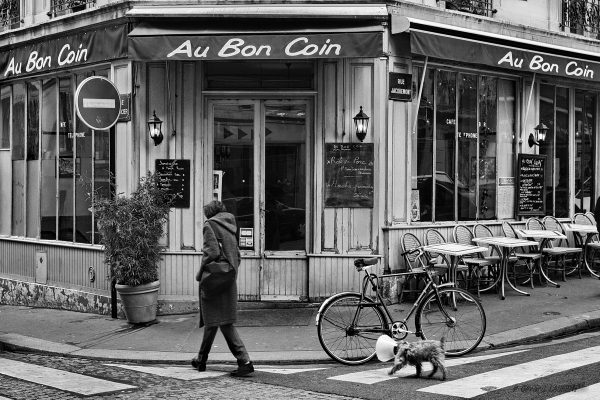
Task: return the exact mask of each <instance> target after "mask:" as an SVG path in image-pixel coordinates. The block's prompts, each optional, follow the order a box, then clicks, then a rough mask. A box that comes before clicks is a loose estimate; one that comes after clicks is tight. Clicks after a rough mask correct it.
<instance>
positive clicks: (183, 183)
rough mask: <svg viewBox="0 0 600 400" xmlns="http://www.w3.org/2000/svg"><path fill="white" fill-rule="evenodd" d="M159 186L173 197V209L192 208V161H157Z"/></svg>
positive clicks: (156, 170)
mask: <svg viewBox="0 0 600 400" xmlns="http://www.w3.org/2000/svg"><path fill="white" fill-rule="evenodd" d="M155 173H156V174H157V175H158V181H159V185H160V187H161V188H162V189H165V190H166V191H167V192H168V193H169V195H171V196H173V203H172V204H171V207H173V208H189V207H190V160H156V163H155Z"/></svg>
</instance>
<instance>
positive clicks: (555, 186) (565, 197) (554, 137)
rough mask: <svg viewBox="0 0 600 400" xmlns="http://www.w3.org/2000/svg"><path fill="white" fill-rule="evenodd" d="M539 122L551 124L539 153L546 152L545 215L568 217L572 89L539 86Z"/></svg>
mask: <svg viewBox="0 0 600 400" xmlns="http://www.w3.org/2000/svg"><path fill="white" fill-rule="evenodd" d="M540 122H543V123H544V124H546V125H547V126H548V128H549V129H548V134H547V135H546V140H545V141H543V142H541V143H540V146H539V147H540V150H539V152H540V154H543V155H546V214H547V215H554V216H555V217H559V218H560V217H568V216H569V89H568V88H564V87H557V86H552V85H546V84H542V85H540Z"/></svg>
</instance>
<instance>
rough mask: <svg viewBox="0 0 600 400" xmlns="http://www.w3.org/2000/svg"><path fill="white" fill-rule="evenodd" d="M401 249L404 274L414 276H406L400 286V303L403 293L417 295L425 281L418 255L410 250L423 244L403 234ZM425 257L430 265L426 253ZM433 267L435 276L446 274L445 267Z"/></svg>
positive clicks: (446, 269)
mask: <svg viewBox="0 0 600 400" xmlns="http://www.w3.org/2000/svg"><path fill="white" fill-rule="evenodd" d="M400 241H401V248H402V257H403V258H404V264H405V266H406V272H414V275H407V276H406V281H405V282H404V284H403V285H402V290H401V292H400V294H399V296H398V297H399V299H400V302H402V298H403V296H404V293H412V294H414V295H417V294H418V293H420V292H421V290H423V288H424V287H425V283H426V280H425V278H424V276H423V274H422V272H423V270H422V268H420V267H419V264H418V261H417V257H418V255H419V253H418V252H416V251H415V252H411V250H414V249H417V248H419V247H421V246H423V244H422V243H421V240H419V238H418V237H416V236H415V235H414V234H412V233H408V232H407V233H405V234H403V235H402V239H401V240H400ZM425 257H427V263H428V264H431V260H430V259H429V256H428V254H427V253H425ZM434 267H435V269H434V270H435V275H438V276H439V275H444V274H446V273H447V272H448V266H447V265H437V264H435V265H434Z"/></svg>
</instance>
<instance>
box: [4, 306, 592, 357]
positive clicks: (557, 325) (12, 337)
mask: <svg viewBox="0 0 600 400" xmlns="http://www.w3.org/2000/svg"><path fill="white" fill-rule="evenodd" d="M599 327H600V311H594V312H591V313H586V314H581V315H576V316H568V317H561V318H557V319H554V320H550V321H544V322H540V323H537V324H533V325H528V326H524V327H521V328H517V329H512V330H509V331H505V332H500V333H496V334H492V335H489V336H486V337H485V338H484V339H483V341H482V343H481V344H480V345H479V348H478V350H480V351H481V350H486V349H498V348H502V347H510V346H514V345H522V344H525V343H531V342H539V341H544V340H549V339H552V338H556V337H559V336H565V335H572V334H575V333H577V332H581V331H585V330H590V329H596V328H599ZM2 351H25V352H31V353H38V354H54V355H60V356H64V357H82V358H88V359H95V360H104V361H129V362H139V363H161V364H188V363H189V361H190V360H191V359H192V357H194V356H195V355H196V354H195V353H183V352H182V353H176V352H160V351H136V350H108V349H85V348H81V347H78V346H74V345H69V344H62V343H55V342H51V341H48V340H44V339H36V338H32V337H29V336H23V335H19V334H14V333H6V334H0V352H2ZM282 356H283V357H285V359H284V358H283V357H282ZM250 357H251V358H252V361H253V362H255V363H257V364H259V363H260V364H265V363H268V364H279V365H285V364H306V363H331V362H333V360H332V359H330V358H329V357H327V356H326V355H325V353H324V352H323V351H314V350H307V351H271V352H265V351H257V352H252V351H250ZM235 361H236V360H235V358H234V357H233V355H231V354H230V353H226V352H214V353H211V356H210V363H211V364H215V363H216V364H235Z"/></svg>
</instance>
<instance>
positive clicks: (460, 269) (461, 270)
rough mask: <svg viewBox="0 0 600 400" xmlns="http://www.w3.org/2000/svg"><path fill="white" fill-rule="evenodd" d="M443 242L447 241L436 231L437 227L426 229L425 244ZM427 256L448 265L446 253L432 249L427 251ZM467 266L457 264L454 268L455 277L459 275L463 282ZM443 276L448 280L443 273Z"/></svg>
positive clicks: (464, 281)
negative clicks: (439, 252)
mask: <svg viewBox="0 0 600 400" xmlns="http://www.w3.org/2000/svg"><path fill="white" fill-rule="evenodd" d="M443 243H447V241H446V238H445V237H444V235H442V234H441V233H440V231H438V230H437V229H433V228H430V229H427V230H426V231H425V244H426V245H430V244H443ZM428 253H429V257H430V258H431V259H432V260H438V262H439V261H442V262H443V264H444V265H447V266H448V265H450V260H448V257H446V255H444V254H438V253H435V252H432V251H429V252H428ZM466 275H467V267H465V266H464V265H459V266H457V269H456V276H457V279H458V277H460V279H461V280H462V281H463V283H466V282H467V276H466ZM444 278H446V280H447V281H449V280H450V279H449V276H448V275H445V276H444Z"/></svg>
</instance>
